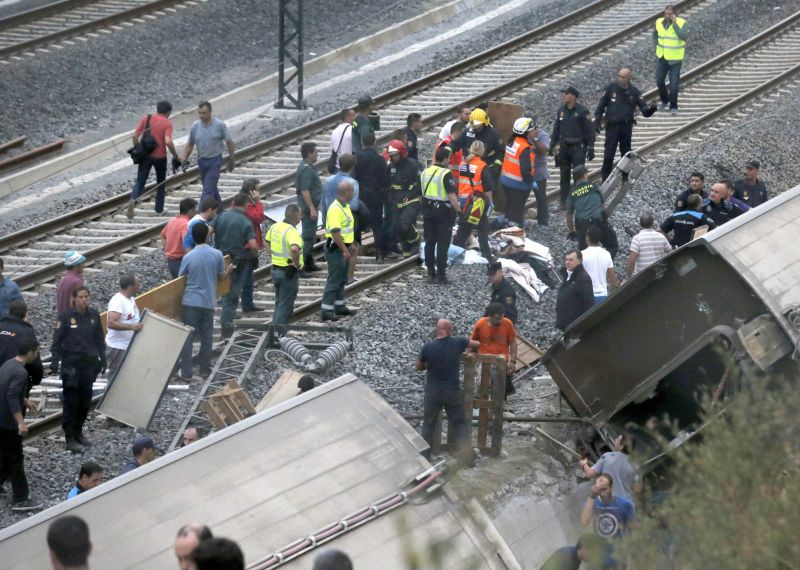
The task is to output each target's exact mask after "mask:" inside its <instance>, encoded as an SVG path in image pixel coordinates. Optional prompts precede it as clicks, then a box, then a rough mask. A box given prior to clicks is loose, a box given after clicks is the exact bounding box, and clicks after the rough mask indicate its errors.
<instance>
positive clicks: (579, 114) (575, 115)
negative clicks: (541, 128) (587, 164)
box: [550, 103, 595, 148]
mask: <svg viewBox="0 0 800 570" xmlns="http://www.w3.org/2000/svg"><path fill="white" fill-rule="evenodd" d="M594 138H595V132H594V122H593V121H592V114H591V113H590V112H589V109H587V108H586V107H584V106H583V105H581V104H580V103H576V104H575V106H574V107H573V108H572V109H567V107H566V105H561V107H559V109H558V113H557V114H556V122H555V123H554V124H553V134H552V136H551V137H550V148H553V147H555V145H557V144H558V143H561V144H579V143H580V144H584V145H586V148H594Z"/></svg>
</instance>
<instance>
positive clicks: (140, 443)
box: [131, 435, 156, 455]
mask: <svg viewBox="0 0 800 570" xmlns="http://www.w3.org/2000/svg"><path fill="white" fill-rule="evenodd" d="M131 447H132V449H133V454H134V455H139V454H140V453H141V452H142V450H145V449H155V448H156V444H155V443H154V442H153V438H151V437H147V436H146V435H142V436H139V437H137V438H136V439H134V440H133V445H132V446H131Z"/></svg>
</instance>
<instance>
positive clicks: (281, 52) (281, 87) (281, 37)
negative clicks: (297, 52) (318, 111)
mask: <svg viewBox="0 0 800 570" xmlns="http://www.w3.org/2000/svg"><path fill="white" fill-rule="evenodd" d="M286 2H287V0H280V4H279V7H278V10H279V11H280V17H279V18H278V103H277V104H276V105H275V106H276V107H278V108H283V106H284V100H283V98H284V95H285V94H286V82H285V81H284V62H285V60H286V24H285V20H286Z"/></svg>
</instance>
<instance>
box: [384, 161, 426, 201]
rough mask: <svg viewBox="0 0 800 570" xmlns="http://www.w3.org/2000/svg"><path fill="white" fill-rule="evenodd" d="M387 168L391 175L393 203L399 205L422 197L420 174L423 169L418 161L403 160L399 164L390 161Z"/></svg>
mask: <svg viewBox="0 0 800 570" xmlns="http://www.w3.org/2000/svg"><path fill="white" fill-rule="evenodd" d="M386 168H387V171H388V173H389V184H390V187H391V190H392V192H391V195H390V197H391V201H392V202H396V203H399V202H403V201H404V200H413V199H414V198H419V197H420V195H421V192H420V187H419V174H420V172H421V171H422V169H421V168H420V167H419V163H418V162H417V161H416V160H414V159H413V158H408V157H405V158H401V159H400V162H398V163H397V164H395V163H394V162H391V161H390V162H389V164H388V166H387V167H386Z"/></svg>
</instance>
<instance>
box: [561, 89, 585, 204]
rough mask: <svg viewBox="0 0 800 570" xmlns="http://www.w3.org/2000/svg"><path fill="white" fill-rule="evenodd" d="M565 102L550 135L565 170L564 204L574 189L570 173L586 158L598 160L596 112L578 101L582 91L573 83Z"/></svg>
mask: <svg viewBox="0 0 800 570" xmlns="http://www.w3.org/2000/svg"><path fill="white" fill-rule="evenodd" d="M562 93H564V104H563V105H561V107H559V109H558V113H557V114H556V121H555V123H553V134H552V136H551V137H550V154H551V155H553V156H555V163H556V166H557V167H558V168H559V170H560V171H561V185H560V192H559V202H560V204H561V207H562V208H563V207H564V205H565V204H566V203H567V196H569V191H570V184H569V182H570V179H569V176H570V173H571V172H572V170H573V169H574V168H575V167H576V166H582V165H583V164H585V163H586V160H587V159H589V160H590V161H591V160H594V138H595V133H594V125H593V124H592V113H591V112H590V111H589V109H587V108H586V107H584V106H583V105H581V104H580V103H578V97H579V96H580V93H579V92H578V90H577V89H575V88H574V87H572V86H570V87H567V88H566V89H564V91H562Z"/></svg>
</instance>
